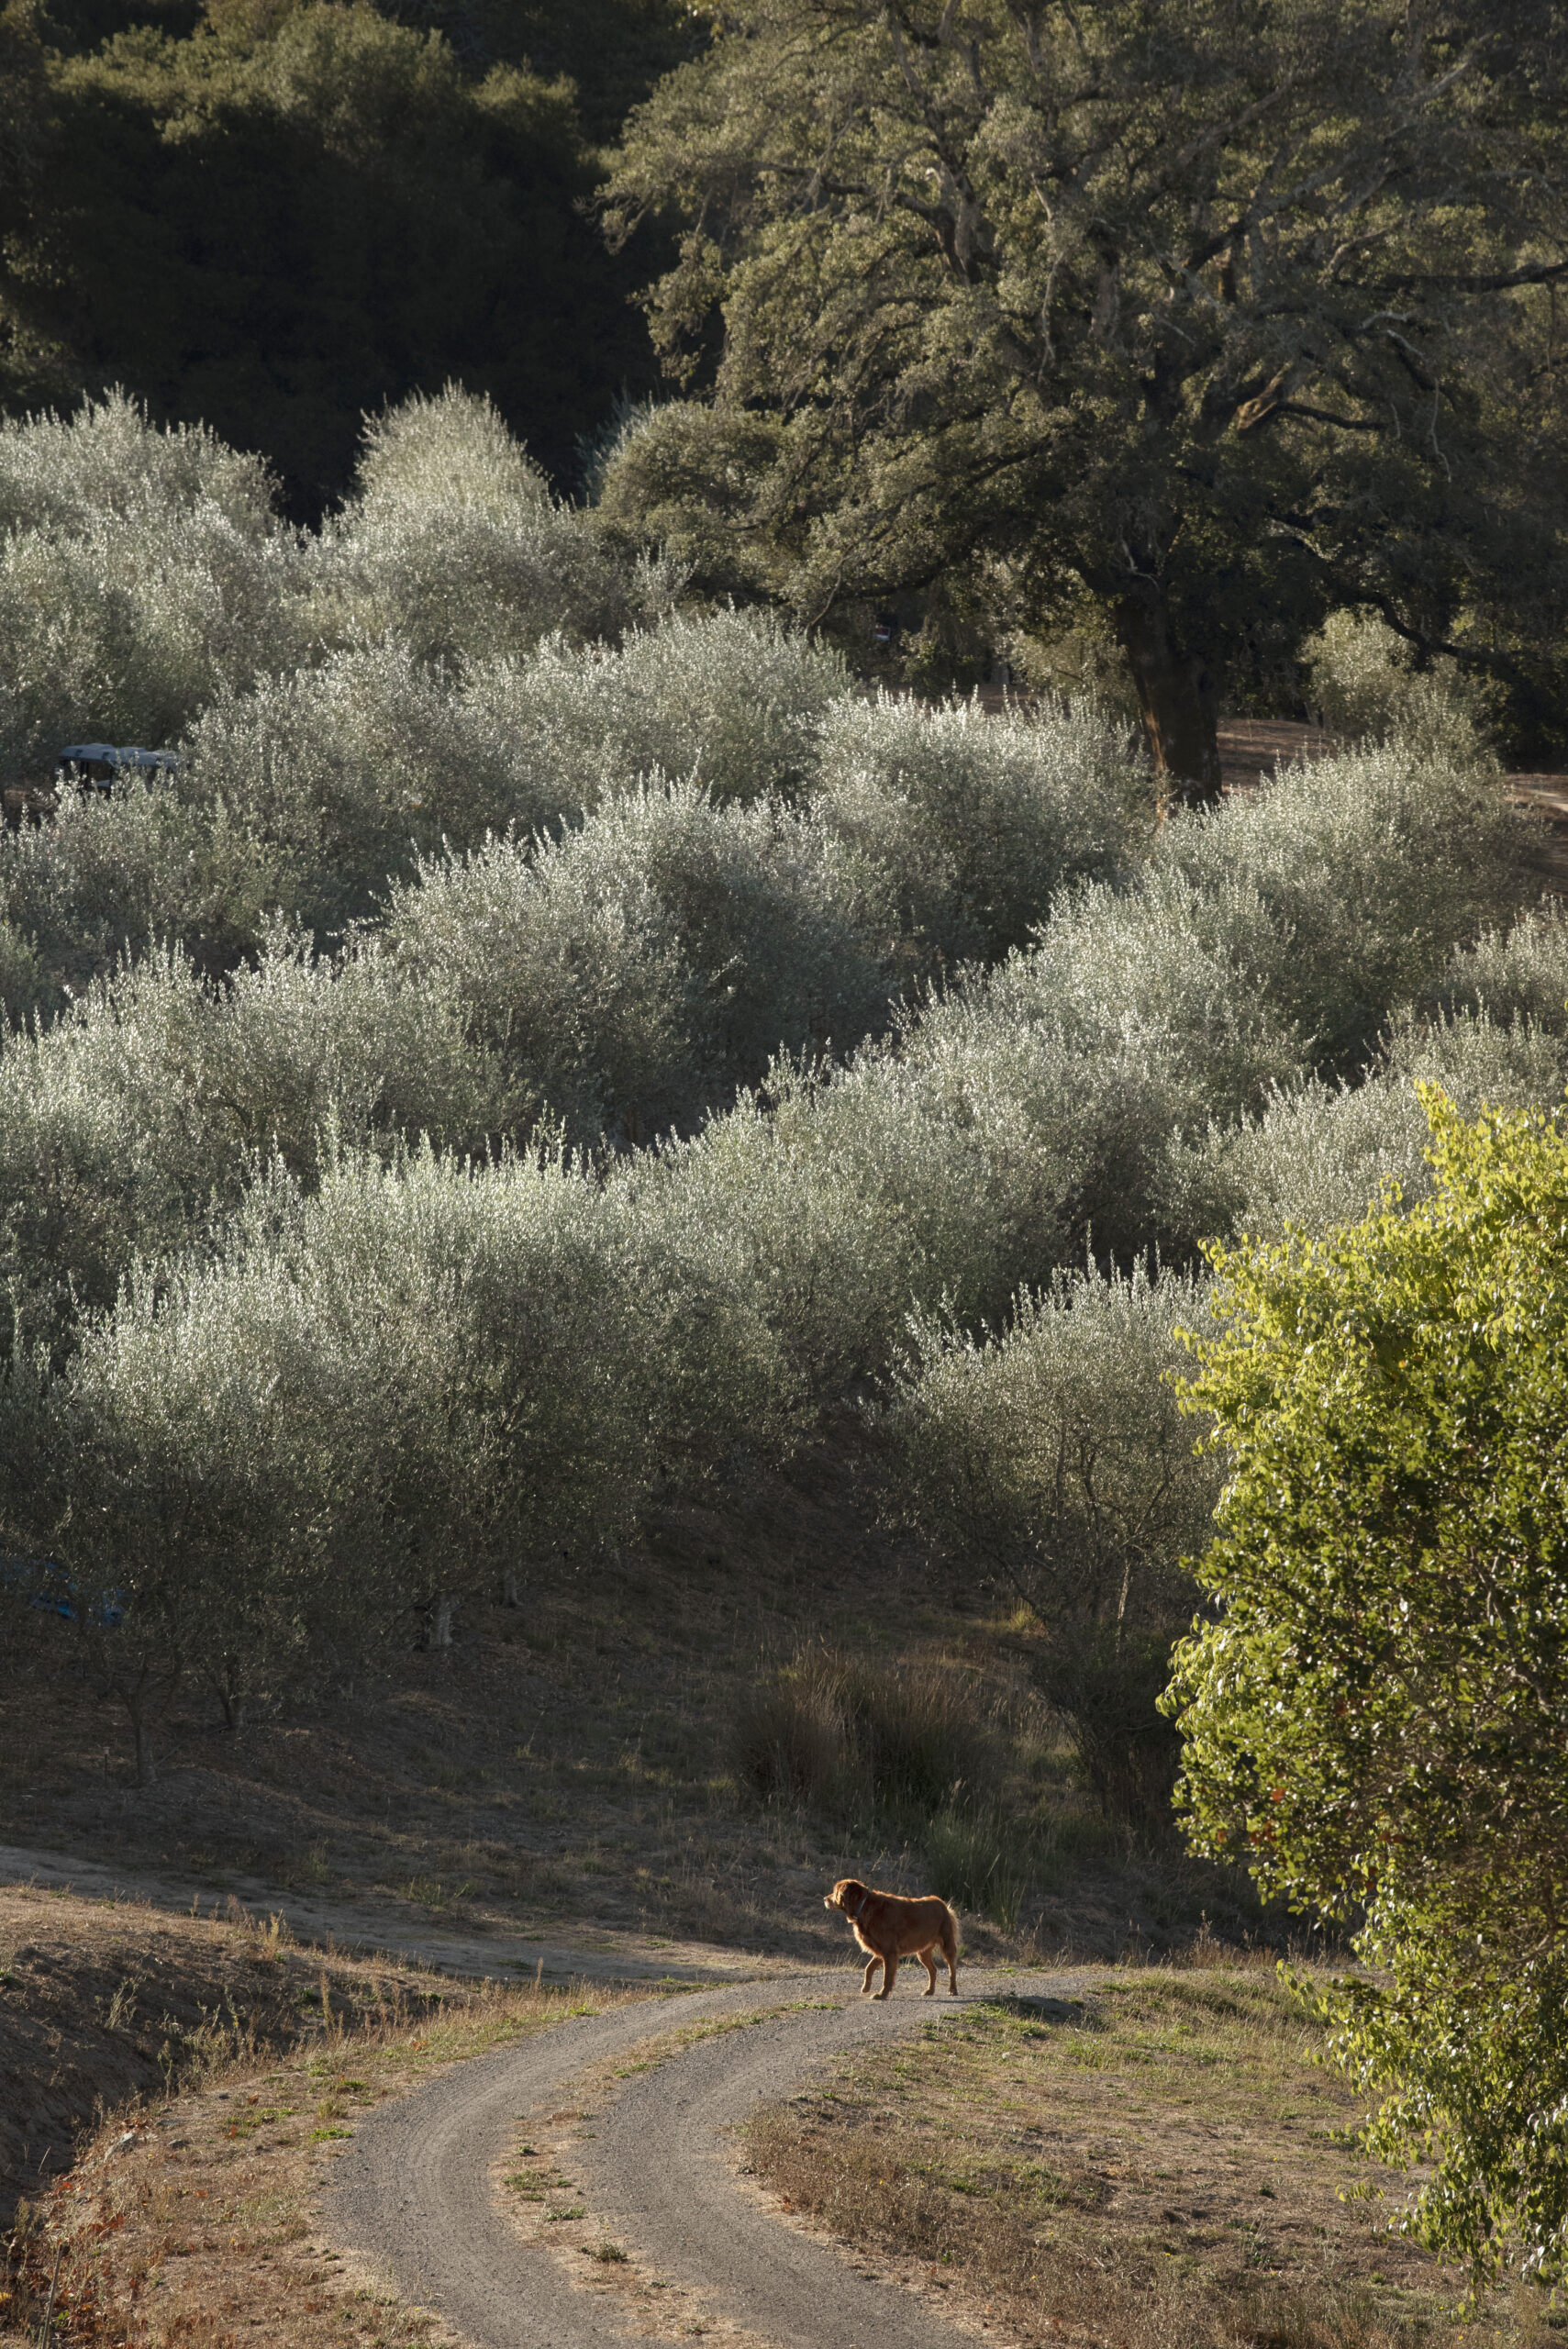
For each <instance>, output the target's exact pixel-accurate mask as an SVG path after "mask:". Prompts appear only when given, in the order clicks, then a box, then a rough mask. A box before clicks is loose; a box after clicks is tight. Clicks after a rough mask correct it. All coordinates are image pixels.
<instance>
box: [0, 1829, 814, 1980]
mask: <svg viewBox="0 0 1568 2349" xmlns="http://www.w3.org/2000/svg"><path fill="white" fill-rule="evenodd" d="M6 1885H35V1886H37V1887H39V1888H40V1889H42V1890H44V1891H58V1892H74V1893H76V1894H78V1895H79V1896H80V1897H81V1898H83V1899H84V1900H116V1899H118V1900H134V1901H146V1902H147V1903H148V1904H149V1905H150V1907H151V1908H154V1909H164V1910H166V1911H168V1912H169V1914H171V1915H173V1916H190V1915H192V1914H193V1913H195V1914H196V1915H198V1916H203V1917H224V1916H226V1915H228V1914H230V1913H231V1912H230V1910H229V1907H228V1904H229V1901H230V1900H231V1899H235V1900H238V1901H239V1904H240V1906H241V1907H242V1908H243V1909H245V1910H247V1912H248V1913H249V1914H250V1915H251V1916H253V1917H255V1918H257V1919H258V1920H261V1919H265V1918H267V1917H269V1916H273V1915H279V1916H282V1917H283V1918H284V1919H285V1920H286V1922H287V1924H288V1928H289V1931H290V1932H292V1933H293V1934H294V1935H295V1939H296V1940H298V1941H301V1942H305V1943H319V1944H322V1945H326V1944H328V1943H330V1944H331V1945H332V1946H333V1947H335V1948H337V1949H339V1950H340V1951H342V1953H343V1954H344V1955H345V1956H349V1957H387V1958H396V1959H398V1960H400V1961H401V1962H403V1963H405V1964H406V1965H422V1966H434V1967H435V1968H436V1969H437V1970H438V1971H439V1972H440V1973H443V1974H460V1975H475V1976H485V1977H487V1978H489V1979H492V1980H496V1981H503V1982H515V1981H517V1980H518V1979H519V1978H526V1977H527V1976H530V1975H532V1974H533V1973H534V1972H535V1971H536V1970H538V1969H539V1967H541V1966H542V1969H543V1974H544V1978H545V1980H546V1981H547V1982H568V1981H573V1982H575V1981H583V1982H606V1983H608V1982H616V1983H646V1984H648V1985H650V1986H651V1987H656V1986H657V1985H658V1984H660V1983H662V1982H670V1983H688V1982H735V1981H755V1980H760V1979H762V1978H763V1977H765V1976H769V1975H771V1974H774V1973H785V1972H789V1971H791V1970H792V1968H791V1967H790V1965H789V1962H788V1961H787V1960H784V1959H780V1958H767V1957H758V1956H755V1955H751V1954H747V1953H746V1952H744V1951H741V1950H733V1949H723V1948H719V1947H717V1946H715V1945H712V1944H710V1943H706V1942H691V1941H673V1940H664V1939H661V1940H660V1941H659V1942H658V1943H651V1942H650V1940H649V1938H648V1937H646V1936H642V1935H639V1934H635V1933H628V1932H613V1931H611V1930H609V1929H608V1928H599V1927H585V1928H584V1929H583V1938H581V1939H578V1938H575V1937H574V1936H573V1932H572V1929H571V1928H570V1927H566V1928H563V1929H562V1931H561V1932H552V1933H550V1934H544V1933H538V1932H523V1933H508V1932H506V1930H505V1928H497V1929H496V1930H495V1932H487V1933H484V1934H474V1933H462V1932H449V1931H444V1930H441V1929H439V1928H437V1927H424V1928H421V1927H417V1926H408V1925H406V1924H405V1923H404V1922H403V1920H401V1919H400V1918H398V1917H397V1916H396V1915H395V1914H393V1913H392V1912H391V1911H390V1910H389V1909H383V1908H381V1907H379V1906H378V1905H377V1904H375V1903H373V1902H371V1901H342V1900H333V1899H331V1898H328V1897H326V1896H324V1895H317V1894H311V1893H300V1892H293V1891H291V1892H284V1891H282V1890H280V1889H279V1888H278V1887H276V1886H270V1885H268V1884H267V1883H266V1882H265V1881H264V1880H262V1879H261V1878H260V1877H249V1876H241V1877H235V1878H234V1879H232V1881H231V1883H230V1884H228V1885H227V1886H226V1887H224V1889H223V1890H222V1891H221V1892H218V1891H215V1890H214V1888H213V1887H212V1886H211V1885H210V1884H199V1883H196V1882H195V1880H187V1881H186V1882H184V1883H179V1882H177V1881H175V1880H174V1879H173V1878H172V1877H170V1876H162V1875H158V1874H154V1873H144V1872H143V1871H142V1870H140V1869H137V1868H114V1867H108V1866H106V1865H104V1863H103V1862H102V1861H98V1860H84V1859H78V1858H76V1857H74V1856H73V1855H72V1854H71V1853H69V1852H54V1851H45V1850H41V1849H40V1850H37V1851H34V1850H31V1849H29V1848H28V1846H27V1845H25V1844H19V1843H0V1886H6ZM193 1903H195V1909H194V1910H193V1905H192V1904H193Z"/></svg>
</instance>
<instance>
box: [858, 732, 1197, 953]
mask: <svg viewBox="0 0 1568 2349" xmlns="http://www.w3.org/2000/svg"><path fill="white" fill-rule="evenodd" d="M817 778H818V780H817V793H816V796H814V799H813V803H812V804H813V808H814V811H815V813H816V814H817V817H818V818H819V820H820V821H821V822H823V823H824V824H825V825H827V826H828V829H830V830H831V831H832V833H833V834H834V836H835V838H836V839H837V840H838V841H840V844H841V848H842V851H843V852H844V855H845V857H846V859H847V861H848V863H849V865H850V868H851V871H852V872H854V873H855V874H856V875H857V877H858V879H859V881H860V885H861V887H862V889H863V891H864V893H865V895H866V897H867V899H868V900H869V901H870V902H872V903H873V904H879V905H880V906H882V907H884V908H885V910H884V912H883V913H882V917H881V919H882V926H883V927H884V928H885V929H886V930H889V931H890V932H891V933H892V934H893V935H894V936H898V935H904V936H906V937H907V938H909V939H910V940H911V941H915V942H916V943H917V946H919V947H920V948H922V949H923V959H924V960H926V961H928V962H929V963H934V964H936V965H951V964H952V963H958V962H960V961H962V960H964V959H965V958H967V957H970V956H975V955H979V956H984V958H985V959H986V960H987V961H994V960H995V959H996V958H997V957H998V956H999V955H1002V954H1005V953H1006V952H1007V950H1008V948H1009V947H1013V946H1020V945H1022V944H1023V943H1024V941H1025V940H1026V938H1027V937H1028V935H1029V930H1031V928H1032V927H1033V926H1034V925H1035V924H1036V923H1038V922H1040V921H1042V920H1043V919H1044V918H1045V916H1046V914H1047V912H1048V911H1049V910H1050V907H1051V899H1052V897H1053V896H1055V895H1056V894H1057V892H1058V891H1059V890H1060V889H1061V888H1062V886H1063V885H1065V884H1068V883H1071V882H1073V881H1078V880H1082V879H1095V880H1103V879H1108V878H1111V877H1113V876H1117V875H1119V874H1120V873H1121V872H1122V870H1123V868H1124V867H1125V866H1126V865H1127V864H1128V863H1129V861H1130V859H1131V857H1132V855H1133V854H1134V852H1135V851H1137V850H1138V849H1140V848H1141V847H1142V846H1143V845H1144V841H1145V836H1146V834H1147V833H1148V831H1149V830H1150V829H1151V825H1152V818H1153V794H1152V789H1151V785H1150V782H1149V778H1148V775H1147V774H1146V772H1145V770H1144V767H1143V763H1142V761H1141V759H1140V757H1139V756H1138V754H1137V753H1136V751H1135V750H1134V746H1133V743H1132V740H1131V738H1130V736H1129V735H1128V734H1127V733H1126V732H1125V731H1124V730H1123V729H1119V728H1117V727H1114V726H1112V725H1110V724H1108V723H1107V722H1106V720H1105V719H1104V718H1101V717H1100V716H1099V715H1098V713H1097V712H1096V711H1095V709H1093V708H1092V707H1086V706H1084V707H1076V708H1069V707H1065V706H1063V705H1060V704H1059V705H1056V706H1054V707H1050V708H1048V709H1047V710H1045V711H1043V712H1041V713H1038V714H1035V715H1032V716H1029V717H1025V716H1023V715H1020V714H1019V713H1018V712H1016V711H1015V712H1009V713H1007V714H1006V715H1004V716H1002V717H999V718H988V717H987V716H986V715H985V714H984V711H983V710H982V709H981V708H980V707H979V706H978V704H977V703H965V702H952V703H948V704H946V705H944V706H943V707H940V708H938V709H935V710H930V709H927V708H926V707H923V706H922V705H921V704H919V703H917V702H915V701H912V700H896V701H895V700H889V699H887V698H886V697H885V696H878V698H877V699H876V700H875V701H866V700H862V699H861V698H859V697H858V696H845V697H844V698H843V699H842V700H841V701H840V702H838V703H837V704H836V705H835V706H834V707H833V708H832V709H831V711H830V712H829V714H828V717H827V718H826V720H825V723H824V725H823V729H822V741H821V749H820V751H819V753H818V761H817Z"/></svg>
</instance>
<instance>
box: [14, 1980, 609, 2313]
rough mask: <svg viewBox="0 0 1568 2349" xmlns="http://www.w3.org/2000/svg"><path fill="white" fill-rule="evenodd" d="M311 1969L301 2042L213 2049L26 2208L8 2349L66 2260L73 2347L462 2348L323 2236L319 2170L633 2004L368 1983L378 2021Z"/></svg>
mask: <svg viewBox="0 0 1568 2349" xmlns="http://www.w3.org/2000/svg"><path fill="white" fill-rule="evenodd" d="M362 1971H363V1972H364V1973H365V1974H366V1975H367V1976H371V1978H372V1979H379V1981H380V1984H381V1989H382V1998H381V2003H380V2011H379V2017H378V2015H377V2012H376V2009H375V2006H374V2003H373V2000H371V1999H370V1998H368V1996H367V1997H366V1998H361V2001H360V2002H359V2004H358V2006H357V2008H355V2007H351V2006H350V2003H349V2000H348V1998H346V1997H345V1996H344V1995H343V1994H344V1990H345V1987H346V1977H347V1976H349V1975H350V1974H351V1972H352V1969H345V1968H342V1967H339V1966H333V1967H328V1968H327V1969H325V1970H323V1969H322V1968H321V1967H320V1965H319V1960H317V2003H316V2009H315V2012H314V2013H313V2014H312V2015H311V2016H309V2017H308V2018H307V2021H308V2023H309V2025H310V2026H311V2027H310V2028H309V2030H308V2032H307V2035H306V2040H305V2043H303V2044H300V2043H295V2045H294V2046H293V2047H292V2048H291V2049H290V2050H289V2052H288V2053H287V2054H281V2055H278V2056H276V2057H274V2059H273V2060H272V2061H271V2062H263V2063H261V2064H260V2065H259V2064H258V2062H257V2059H256V2056H255V2054H254V2053H253V2052H250V2051H249V2050H246V2049H243V2048H242V2049H241V2050H240V2051H239V2053H238V2054H235V2053H234V2052H233V2051H232V2050H231V2052H230V2053H229V2054H228V2057H227V2058H225V2057H224V2056H222V2055H221V2054H217V2052H216V2050H209V2052H208V2058H207V2060H206V2063H205V2065H203V2066H202V2076H201V2077H200V2079H199V2082H198V2083H197V2084H195V2085H193V2086H192V2087H189V2088H187V2089H186V2091H185V2092H184V2093H183V2094H176V2095H174V2096H173V2097H172V2098H169V2099H161V2100H159V2101H158V2102H157V2103H156V2104H141V2105H139V2106H137V2107H135V2108H131V2109H128V2110H122V2111H121V2112H119V2113H118V2114H117V2115H116V2116H115V2117H114V2118H113V2119H111V2120H106V2121H105V2122H104V2123H103V2125H101V2126H100V2127H99V2128H98V2130H97V2131H96V2132H95V2135H94V2136H93V2138H92V2140H91V2142H90V2143H87V2144H86V2145H85V2146H84V2147H83V2150H82V2154H81V2157H80V2160H79V2162H78V2165H77V2166H76V2168H75V2169H74V2171H72V2174H71V2175H70V2176H67V2177H64V2178H61V2180H60V2181H59V2182H58V2183H57V2184H56V2185H54V2186H53V2187H52V2188H50V2189H48V2190H47V2191H45V2192H43V2193H42V2194H41V2195H40V2196H39V2199H37V2200H36V2201H35V2202H32V2203H24V2204H23V2206H22V2209H21V2212H20V2216H19V2220H18V2224H17V2231H16V2234H15V2237H14V2239H13V2247H12V2254H11V2260H10V2271H9V2295H8V2299H7V2301H6V2304H5V2306H4V2307H0V2343H7V2342H11V2341H16V2342H20V2341H22V2340H24V2339H28V2340H36V2338H37V2334H38V2327H39V2322H40V2321H41V2317H42V2314H43V2310H44V2307H45V2305H46V2303H47V2298H48V2293H49V2289H50V2279H51V2277H53V2276H54V2274H55V2263H56V2257H57V2254H59V2271H58V2285H57V2298H56V2302H55V2310H56V2317H57V2320H63V2322H62V2329H61V2339H62V2340H63V2341H66V2342H69V2343H71V2344H72V2349H76V2345H77V2344H79V2343H101V2344H104V2349H131V2344H135V2349H240V2344H241V2343H250V2342H262V2343H267V2344H268V2345H269V2349H273V2344H276V2349H322V2344H325V2343H338V2344H345V2345H346V2344H350V2343H352V2344H361V2349H391V2345H392V2344H404V2343H415V2342H422V2343H441V2342H444V2341H446V2340H447V2339H448V2338H449V2337H450V2336H448V2334H447V2332H446V2331H445V2328H444V2327H443V2326H442V2325H441V2324H440V2323H439V2321H438V2320H436V2319H435V2318H434V2317H432V2316H431V2315H430V2313H429V2312H428V2311H427V2310H417V2309H410V2308H407V2307H406V2306H405V2305H403V2304H402V2303H400V2302H399V2301H397V2300H395V2299H391V2298H389V2297H388V2296H387V2295H386V2294H385V2292H384V2289H383V2288H380V2287H379V2286H378V2285H377V2284H376V2283H375V2282H374V2281H373V2280H372V2279H370V2278H369V2277H362V2276H361V2275H360V2274H358V2273H357V2272H356V2271H355V2270H354V2268H353V2267H352V2266H351V2264H350V2263H349V2262H347V2261H345V2260H344V2258H343V2257H342V2256H341V2255H340V2254H339V2253H338V2252H337V2251H336V2250H334V2249H333V2248H331V2247H330V2246H329V2245H328V2243H327V2242H326V2241H325V2239H324V2238H323V2237H322V2236H321V2234H320V2232H319V2231H318V2228H317V2222H316V2220H315V2217H314V2209H315V2203H316V2198H317V2190H318V2188H319V2186H320V2183H321V2178H322V2173H323V2169H324V2165H326V2164H327V2163H328V2162H329V2161H330V2159H331V2157H332V2154H333V2151H334V2149H335V2147H336V2146H337V2145H339V2143H342V2142H343V2141H345V2140H346V2139H348V2138H349V2137H350V2136H351V2135H352V2134H353V2130H354V2124H355V2121H356V2120H357V2118H358V2116H359V2115H360V2114H361V2112H363V2111H365V2110H369V2108H370V2107H372V2106H373V2105H374V2104H377V2103H379V2102H380V2101H381V2100H382V2099H384V2098H386V2097H388V2096H398V2095H403V2094H406V2093H407V2092H408V2091H409V2090H410V2089H411V2088H414V2087H417V2086H418V2085H419V2083H420V2082H421V2081H422V2080H424V2079H425V2078H427V2077H428V2076H429V2075H430V2074H431V2073H433V2072H435V2071H438V2070H439V2069H441V2068H443V2067H444V2066H446V2065H450V2064H453V2063H458V2062H462V2061H463V2060H465V2059H467V2058H468V2057H471V2056H473V2055H477V2054H483V2053H484V2052H485V2051H486V2050H488V2049H490V2048H493V2047H497V2046H505V2045H508V2044H511V2043H514V2042H515V2041H517V2040H518V2039H520V2038H523V2037H525V2036H527V2035H528V2034H529V2033H531V2032H537V2031H540V2030H544V2029H547V2028H548V2027H549V2026H550V2024H552V2023H554V2022H557V2021H562V2020H563V2019H564V2018H565V2017H567V2016H568V2015H573V2014H584V2013H594V2012H597V2011H599V2010H600V2009H603V2008H604V2007H605V2006H606V2005H607V2004H613V2003H616V2002H617V1999H618V1998H620V1997H622V1996H624V1995H626V1994H623V1993H610V1994H608V1996H605V1995H595V1996H594V1997H592V1998H588V1997H586V1996H585V1995H584V1993H583V1992H581V1991H580V1990H556V1989H550V1988H545V1987H530V1988H524V1989H513V1988H506V1987H497V1986H495V1985H492V1984H484V1985H479V1986H473V1987H461V1986H454V1985H451V1984H441V1983H438V1982H436V1981H435V1980H434V1979H433V1978H432V1977H428V1976H425V1977H417V1976H414V1977H410V1976H406V1975H405V1974H403V1973H402V1972H401V1971H399V1972H397V1973H392V1972H388V1971H386V1970H383V1971H382V1972H381V1974H380V1975H379V1976H376V1975H375V1974H374V1972H373V1969H370V1968H365V1969H362ZM418 1998H422V2000H423V2008H424V2010H423V2012H422V2013H419V2014H417V2015H416V2016H415V2017H414V2018H413V2019H411V2017H410V2005H411V2003H413V2002H414V2001H415V2000H416V1999H418ZM7 2320H8V2321H9V2322H10V2325H11V2327H12V2330H11V2331H10V2332H8V2333H7V2332H6V2330H5V2325H6V2321H7Z"/></svg>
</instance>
